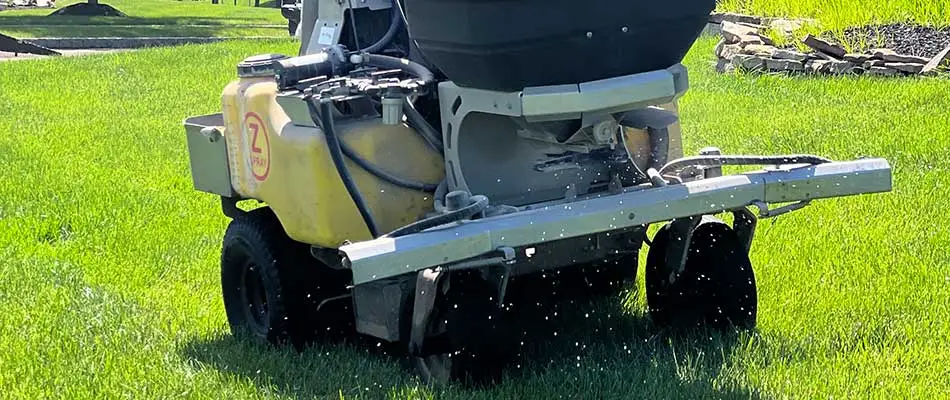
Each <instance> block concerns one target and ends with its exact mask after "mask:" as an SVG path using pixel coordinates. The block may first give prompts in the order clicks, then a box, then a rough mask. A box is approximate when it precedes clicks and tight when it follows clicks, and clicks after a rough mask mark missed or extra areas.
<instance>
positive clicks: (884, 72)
mask: <svg viewBox="0 0 950 400" xmlns="http://www.w3.org/2000/svg"><path fill="white" fill-rule="evenodd" d="M866 74H868V75H870V76H897V75H900V72H898V71H897V70H896V69H891V68H887V67H870V68H868V69H867V72H866Z"/></svg>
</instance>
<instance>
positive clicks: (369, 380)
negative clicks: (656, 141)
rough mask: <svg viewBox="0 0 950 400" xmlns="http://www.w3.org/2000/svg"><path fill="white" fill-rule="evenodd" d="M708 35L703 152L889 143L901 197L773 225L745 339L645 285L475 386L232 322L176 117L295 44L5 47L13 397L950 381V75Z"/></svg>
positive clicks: (734, 390) (697, 79) (578, 394)
mask: <svg viewBox="0 0 950 400" xmlns="http://www.w3.org/2000/svg"><path fill="white" fill-rule="evenodd" d="M714 44H715V39H703V40H701V41H700V42H698V44H697V45H696V46H695V48H694V49H693V51H692V52H691V53H690V55H689V56H688V59H687V65H688V66H689V67H690V68H691V89H690V92H689V93H688V94H687V95H686V97H685V98H684V99H683V101H682V110H683V112H684V117H683V118H684V120H683V129H684V131H685V145H686V148H687V151H688V152H689V153H695V152H696V151H697V150H698V149H699V148H701V147H702V146H706V145H717V146H720V147H721V148H722V149H723V150H724V151H726V152H728V153H768V154H775V153H780V154H782V153H801V152H804V153H815V154H819V155H823V156H828V157H831V158H835V159H842V160H844V159H853V158H856V157H862V156H874V157H885V158H887V159H888V160H889V161H890V162H891V163H892V165H893V167H894V171H895V180H894V185H895V189H894V191H893V192H892V193H888V194H882V195H873V196H867V197H854V198H845V199H835V200H824V201H819V202H817V203H816V204H814V205H813V206H810V207H808V208H806V209H804V210H802V211H799V212H796V213H793V214H789V215H786V216H782V217H779V218H778V219H774V220H767V221H763V222H762V223H761V225H760V227H759V229H758V232H757V235H758V236H757V241H756V243H755V245H754V247H753V249H752V258H753V262H754V264H755V265H756V268H757V280H758V285H759V295H760V310H759V329H758V331H757V332H756V333H754V334H747V335H743V336H742V337H739V338H737V339H726V338H722V337H719V336H710V335H706V334H703V333H697V334H695V335H693V336H690V337H685V338H667V337H665V336H661V335H657V334H656V332H655V331H654V329H653V328H652V326H651V324H650V322H649V318H648V317H646V314H645V304H644V295H643V292H642V290H641V291H640V292H638V293H637V296H636V297H635V298H634V299H633V301H632V302H631V305H630V306H629V308H626V309H624V308H622V307H621V306H620V305H619V302H603V303H598V304H590V305H581V306H578V307H577V308H575V309H574V311H573V312H567V311H564V312H562V313H560V314H559V316H558V317H557V318H561V319H562V321H563V323H564V325H563V329H561V330H558V331H557V333H558V335H557V336H556V337H555V336H554V335H553V332H552V335H551V337H550V338H548V339H545V340H543V341H539V343H529V345H533V348H535V349H534V350H533V351H532V352H531V354H533V356H532V357H531V358H528V359H526V360H524V361H522V362H521V363H520V364H518V365H516V367H513V369H512V376H511V377H510V378H508V379H507V380H506V381H505V382H503V383H502V384H501V385H499V386H497V387H494V388H485V389H480V390H473V389H464V388H461V387H450V388H447V389H439V390H435V389H428V388H425V387H422V386H420V385H419V384H418V383H417V382H416V381H415V380H414V379H412V378H410V376H409V375H407V374H406V373H405V372H404V371H403V370H402V369H401V367H400V364H399V362H398V360H397V359H393V358H390V357H388V356H386V355H384V354H381V353H380V352H378V351H376V350H375V347H374V346H369V347H364V346H355V345H353V346H344V345H323V346H318V347H316V348H314V349H312V350H309V351H307V352H305V353H303V354H296V353H293V352H290V351H278V350H265V349H261V348H256V347H254V346H250V345H247V344H244V343H242V342H239V341H236V340H234V339H232V338H231V336H230V335H229V334H228V331H227V327H226V320H225V315H224V310H223V306H222V303H221V300H220V294H219V293H220V289H219V275H218V251H219V248H220V242H221V237H222V235H223V232H224V229H225V226H226V223H227V220H226V218H225V217H223V216H222V215H221V211H220V208H219V205H218V202H217V200H216V199H215V198H214V197H213V196H210V195H205V194H201V193H198V192H195V191H193V190H192V186H191V185H192V184H191V177H190V175H189V169H188V156H187V152H186V145H185V140H184V139H185V138H184V129H183V127H182V125H181V122H182V120H183V119H184V118H185V117H187V116H190V115H196V114H202V113H211V112H217V111H218V110H219V108H220V103H219V102H220V94H221V90H222V88H223V87H224V85H225V84H226V83H227V82H228V81H229V80H231V79H233V77H234V73H235V72H234V65H235V63H237V62H238V61H239V60H241V59H242V58H244V57H246V56H249V55H253V54H257V53H269V52H282V53H285V54H293V53H295V52H296V44H294V43H292V42H290V41H279V42H265V43H261V42H246V43H245V42H242V43H219V44H213V45H203V46H185V47H178V48H166V49H150V50H145V51H141V52H129V53H116V54H109V55H102V56H96V57H78V58H64V59H49V60H37V61H29V62H19V63H9V64H5V65H3V66H2V68H0V87H2V88H3V90H2V91H0V115H4V116H5V118H2V119H0V132H2V135H0V165H2V166H3V168H0V258H2V259H3V260H4V261H3V262H2V263H0V349H3V351H2V352H0V396H3V397H7V398H70V399H73V398H87V399H93V398H96V399H99V398H118V397H134V398H149V399H153V398H207V399H219V398H228V399H238V398H241V399H243V398H247V399H252V398H254V399H256V398H325V399H330V398H332V399H338V398H340V397H341V395H342V396H345V398H358V397H359V398H419V397H431V396H437V397H440V398H476V399H496V398H520V399H525V398H537V399H552V398H603V399H621V398H623V399H626V398H686V399H696V398H804V399H811V398H830V397H834V398H865V397H871V398H928V399H929V398H947V397H948V396H950V374H948V366H950V253H948V252H947V251H946V245H947V244H948V243H950V230H948V229H947V226H948V225H950V215H948V214H947V213H946V210H947V209H948V208H950V200H948V197H947V193H948V190H950V177H948V176H950V166H948V163H947V161H946V157H947V152H948V150H950V136H948V135H947V134H946V130H947V127H948V126H950V114H948V113H947V110H948V109H950V96H947V94H946V88H947V80H945V79H914V78H908V79H889V80H882V79H870V78H823V79H816V78H787V77H781V76H731V75H718V74H716V73H714V72H712V66H711V63H712V61H713V59H712V47H713V45H714ZM37 76H42V77H55V79H36V77H37ZM90 77H96V78H95V79H93V78H90ZM642 285H643V283H642V272H641V280H640V283H639V286H640V287H641V289H642ZM574 314H589V315H588V316H587V318H584V317H577V318H571V317H569V316H570V315H574ZM439 395H441V396H439Z"/></svg>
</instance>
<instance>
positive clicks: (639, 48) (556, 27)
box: [403, 0, 716, 91]
mask: <svg viewBox="0 0 950 400" xmlns="http://www.w3.org/2000/svg"><path fill="white" fill-rule="evenodd" d="M403 4H404V8H405V13H406V20H407V21H408V23H409V28H408V29H409V35H410V37H411V38H412V39H413V40H415V42H416V44H417V45H418V47H419V49H420V50H421V51H422V53H423V55H424V56H425V58H426V59H427V60H428V61H429V62H430V63H432V64H434V65H435V66H436V67H437V68H438V69H440V70H441V72H442V73H444V74H445V75H446V77H448V79H450V80H452V81H453V82H455V83H456V84H457V85H459V86H464V87H473V88H480V89H490V90H503V91H514V90H520V89H523V88H525V87H529V86H541V85H556V84H567V83H579V82H585V81H591V80H597V79H603V78H609V77H614V76H621V75H628V74H634V73H639V72H646V71H652V70H657V69H664V68H668V67H670V66H672V65H674V64H676V63H679V62H681V61H682V60H683V57H684V56H685V55H686V53H687V52H688V51H689V49H690V47H692V45H693V42H695V41H696V39H697V38H698V37H699V35H700V34H701V33H702V30H703V28H704V27H705V26H706V23H707V21H708V20H709V13H710V12H712V10H713V9H714V8H715V6H716V0H403Z"/></svg>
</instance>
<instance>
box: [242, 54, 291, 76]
mask: <svg viewBox="0 0 950 400" xmlns="http://www.w3.org/2000/svg"><path fill="white" fill-rule="evenodd" d="M285 58H287V56H285V55H283V54H258V55H256V56H251V57H248V58H245V59H244V61H241V62H240V63H238V67H237V70H238V76H239V77H241V78H252V77H261V76H274V62H275V61H278V60H283V59H285Z"/></svg>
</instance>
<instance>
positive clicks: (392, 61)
mask: <svg viewBox="0 0 950 400" xmlns="http://www.w3.org/2000/svg"><path fill="white" fill-rule="evenodd" d="M363 57H364V63H366V64H367V65H371V66H374V67H377V68H382V69H398V70H401V71H403V72H405V73H407V74H410V75H415V76H416V77H417V78H418V79H419V80H420V81H421V82H419V84H420V85H430V84H432V83H433V82H435V74H433V73H432V71H429V69H428V68H426V67H424V66H423V65H422V64H419V63H417V62H415V61H410V60H407V59H405V58H396V57H390V56H384V55H381V54H364V55H363Z"/></svg>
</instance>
